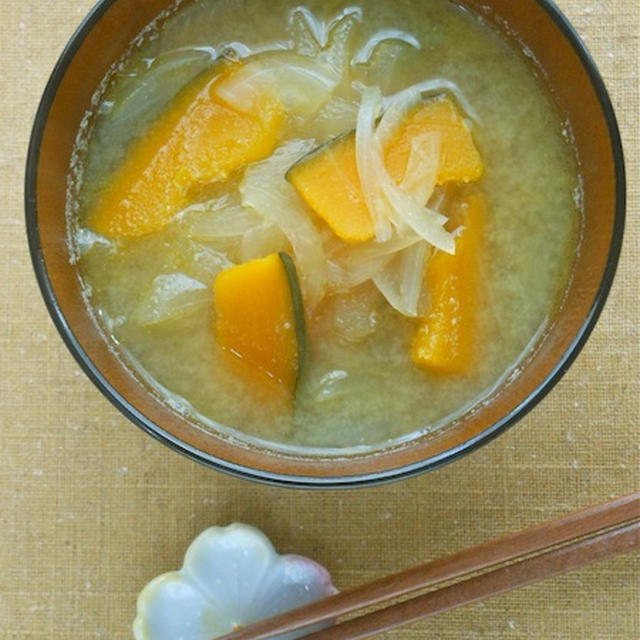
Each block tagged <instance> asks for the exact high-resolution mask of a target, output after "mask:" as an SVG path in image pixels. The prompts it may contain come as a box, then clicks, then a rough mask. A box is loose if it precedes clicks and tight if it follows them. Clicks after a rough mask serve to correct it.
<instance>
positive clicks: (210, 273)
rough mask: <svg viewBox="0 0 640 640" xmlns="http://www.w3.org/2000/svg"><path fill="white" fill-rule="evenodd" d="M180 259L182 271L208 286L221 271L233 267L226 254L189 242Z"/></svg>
mask: <svg viewBox="0 0 640 640" xmlns="http://www.w3.org/2000/svg"><path fill="white" fill-rule="evenodd" d="M180 258H181V260H180V265H181V268H182V270H183V271H184V272H185V273H186V274H187V275H188V276H191V277H193V278H195V279H196V280H199V281H200V282H203V283H205V284H207V285H210V284H212V283H213V281H214V280H215V277H216V276H217V275H218V274H219V273H220V272H221V271H223V270H224V269H228V268H229V267H231V266H233V262H231V260H229V258H228V257H227V255H226V254H225V253H221V252H220V251H216V250H215V249H212V248H211V247H206V246H204V245H202V244H198V243H197V242H193V241H191V242H189V244H188V246H187V247H186V251H185V253H184V254H183V255H181V256H180Z"/></svg>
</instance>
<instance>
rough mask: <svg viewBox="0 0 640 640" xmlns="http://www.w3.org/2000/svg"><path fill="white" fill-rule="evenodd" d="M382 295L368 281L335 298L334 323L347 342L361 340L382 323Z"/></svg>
mask: <svg viewBox="0 0 640 640" xmlns="http://www.w3.org/2000/svg"><path fill="white" fill-rule="evenodd" d="M381 304H382V296H381V295H380V293H379V292H378V290H377V289H376V287H375V286H374V285H373V283H371V282H368V283H365V284H363V285H361V286H359V287H356V288H354V289H352V290H351V291H349V292H347V293H341V294H337V295H336V296H335V297H334V300H333V312H334V317H333V325H334V328H335V331H336V333H337V334H338V335H339V336H341V337H342V338H344V339H345V340H346V341H347V342H360V341H361V340H364V339H365V338H367V337H369V336H370V335H372V334H373V333H375V331H376V330H377V328H378V326H379V323H380V307H381Z"/></svg>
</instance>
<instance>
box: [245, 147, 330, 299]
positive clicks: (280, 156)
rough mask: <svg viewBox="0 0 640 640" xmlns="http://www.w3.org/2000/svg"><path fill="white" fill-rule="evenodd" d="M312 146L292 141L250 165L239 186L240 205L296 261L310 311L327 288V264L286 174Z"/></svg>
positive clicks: (312, 227) (313, 227)
mask: <svg viewBox="0 0 640 640" xmlns="http://www.w3.org/2000/svg"><path fill="white" fill-rule="evenodd" d="M314 146H315V141H314V140H291V141H290V142H287V143H286V144H285V145H283V146H282V147H280V148H279V149H276V151H275V152H274V153H273V155H272V156H271V157H270V158H268V159H267V160H264V161H262V162H258V163H254V164H252V165H249V167H248V168H247V170H246V171H245V176H244V179H243V181H242V183H241V184H240V194H241V196H242V204H243V205H244V206H245V207H251V208H253V209H255V210H256V211H257V212H258V213H259V214H260V215H261V216H262V217H263V218H264V220H265V221H266V222H267V223H268V224H273V225H276V226H277V227H278V228H279V229H280V230H281V231H282V232H283V233H284V235H285V236H286V237H287V239H288V240H289V242H290V243H291V246H292V247H293V252H294V255H295V259H296V266H297V268H298V275H299V276H300V284H301V286H302V290H303V294H304V297H305V302H306V304H307V305H308V306H309V307H310V308H313V307H315V305H316V304H317V303H318V302H320V300H321V299H322V297H323V296H324V294H325V291H326V287H327V261H326V257H325V254H324V250H323V248H322V238H321V236H320V233H319V232H318V230H317V229H316V227H315V226H314V224H313V223H312V222H311V219H310V216H309V211H308V209H307V208H306V205H305V204H304V202H303V201H302V200H301V199H300V196H299V195H298V194H297V192H296V191H295V189H294V188H293V187H292V186H291V185H290V184H289V183H288V182H287V181H286V180H285V173H286V172H287V171H288V170H289V169H290V168H291V166H292V165H293V164H295V163H296V162H297V161H298V160H299V159H300V158H302V157H303V156H304V155H306V154H307V153H309V152H310V151H311V150H312V149H313V148H314Z"/></svg>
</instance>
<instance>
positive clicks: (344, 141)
mask: <svg viewBox="0 0 640 640" xmlns="http://www.w3.org/2000/svg"><path fill="white" fill-rule="evenodd" d="M287 179H288V180H289V181H290V182H291V184H292V185H293V186H294V187H295V189H296V190H297V191H298V193H299V194H300V195H301V196H302V198H303V199H304V200H305V201H306V203H307V204H308V205H309V206H310V207H311V208H312V209H313V210H314V211H315V212H316V213H317V214H318V215H319V216H320V217H321V218H322V219H323V220H324V221H325V222H326V223H327V224H328V225H329V226H330V227H331V228H332V229H333V231H334V232H335V234H336V235H337V236H338V237H340V238H342V239H343V240H345V241H346V242H365V241H366V240H370V239H371V238H372V237H373V235H374V231H373V222H372V221H371V216H370V215H369V209H368V208H367V205H366V203H365V201H364V197H363V195H362V189H361V188H360V178H359V177H358V167H357V165H356V145H355V134H353V133H351V134H349V135H347V136H342V137H341V138H338V139H337V140H335V141H332V142H330V143H329V144H328V145H326V146H324V147H321V148H320V149H319V150H317V151H315V152H313V153H312V154H310V155H309V156H307V157H306V158H303V159H302V161H301V162H300V163H299V164H297V165H295V166H294V167H293V168H292V169H291V170H290V171H289V173H288V174H287Z"/></svg>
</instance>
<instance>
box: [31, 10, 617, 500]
mask: <svg viewBox="0 0 640 640" xmlns="http://www.w3.org/2000/svg"><path fill="white" fill-rule="evenodd" d="M116 1H117V0H99V1H98V2H97V4H96V5H95V6H94V7H93V9H92V10H91V11H90V12H89V14H88V15H87V16H86V17H85V18H84V20H83V21H82V22H81V23H80V25H79V26H78V28H77V29H76V31H75V32H74V34H73V35H72V36H71V39H70V40H69V42H68V43H67V45H66V46H65V48H64V50H63V51H62V53H61V55H60V57H59V59H58V61H57V62H56V65H55V67H54V69H53V71H52V73H51V75H50V77H49V80H48V82H47V85H46V87H45V90H44V92H43V95H42V98H41V100H40V103H39V105H38V109H37V111H36V115H35V119H34V124H33V128H32V132H31V138H30V141H29V148H28V153H27V161H26V171H25V219H26V230H27V239H28V243H29V251H30V254H31V260H32V264H33V268H34V271H35V274H36V278H37V280H38V285H39V287H40V291H41V294H42V297H43V298H44V301H45V304H46V306H47V309H48V311H49V314H50V316H51V318H52V320H53V323H54V325H55V326H56V329H57V330H58V332H59V333H60V335H61V337H62V339H63V341H64V342H65V344H66V346H67V348H68V349H69V351H70V352H71V354H72V355H73V357H74V358H75V360H76V361H77V363H78V364H79V365H80V367H81V368H82V370H83V371H84V372H85V373H86V374H87V376H88V377H89V379H90V380H91V381H92V382H93V383H94V384H95V385H96V387H98V389H99V390H100V391H101V393H102V394H103V395H104V396H105V397H106V398H107V399H108V400H109V401H110V402H111V403H112V404H113V405H114V406H115V407H116V408H117V409H118V410H119V411H120V412H121V413H122V414H123V415H125V416H126V417H127V418H129V420H131V421H132V422H133V423H134V424H136V425H137V426H138V427H140V428H141V429H143V430H144V431H146V432H147V433H148V434H150V435H151V436H153V437H154V438H156V439H157V440H159V441H160V442H163V443H164V444H165V445H167V446H168V447H170V448H172V449H174V450H176V451H178V452H180V453H182V454H183V455H185V456H187V457H188V458H191V459H192V460H194V461H196V462H199V463H201V464H204V465H206V466H208V467H212V468H214V469H216V470H218V471H222V472H224V473H228V474H231V475H234V476H237V477H241V478H245V479H249V480H254V481H257V482H262V483H266V484H271V485H277V486H284V487H289V488H327V489H336V488H355V487H365V486H374V485H379V484H383V483H387V482H391V481H395V480H401V479H404V478H409V477H412V476H415V475H417V474H419V473H422V472H424V471H433V470H435V469H438V468H439V467H442V466H444V465H445V464H448V463H450V462H453V461H454V460H456V459H458V458H460V457H461V456H463V455H465V454H467V453H471V452H472V451H475V450H476V449H478V448H479V447H480V446H482V445H484V444H487V443H489V442H491V441H492V440H493V439H494V438H496V437H497V436H498V435H500V434H501V433H503V432H504V431H506V430H507V429H508V428H509V427H511V426H513V425H514V424H515V423H516V422H517V421H518V420H520V419H522V418H524V417H525V416H526V415H527V413H529V411H531V410H532V409H533V408H534V407H535V406H536V405H537V404H538V403H539V402H540V401H541V400H542V399H543V398H544V397H545V396H546V395H547V393H549V391H551V389H552V388H553V387H554V386H555V385H556V383H557V382H558V381H559V380H560V379H561V378H562V376H563V375H564V373H565V372H566V371H567V369H568V368H569V366H570V365H571V364H572V362H573V361H574V360H575V359H576V357H577V356H578V354H579V353H580V351H581V350H582V348H583V347H584V345H585V343H586V341H587V339H588V338H589V336H590V334H591V332H592V331H593V328H594V327H595V324H596V322H597V320H598V318H599V316H600V313H601V312H602V310H603V308H604V305H605V303H606V300H607V297H608V295H609V291H610V289H611V285H612V283H613V280H614V276H615V273H616V269H617V265H618V259H619V256H620V251H621V248H622V239H623V234H624V225H625V215H626V213H625V212H626V176H625V165H624V154H623V149H622V141H621V138H620V132H619V128H618V124H617V119H616V116H615V112H614V109H613V105H612V103H611V99H610V97H609V94H608V92H607V89H606V86H605V83H604V80H603V79H602V76H601V75H600V72H599V71H598V68H597V66H596V64H595V61H594V60H593V58H592V56H591V54H590V52H589V51H588V49H587V47H586V45H585V44H584V42H583V41H582V39H581V38H580V36H579V35H578V32H577V31H576V29H575V28H574V27H573V25H572V24H571V23H570V22H569V20H568V19H567V17H566V16H565V15H564V14H563V13H562V11H561V10H560V9H559V8H558V6H557V5H556V4H555V2H553V1H552V0H536V2H537V3H538V4H539V5H540V6H541V7H542V8H543V9H544V10H545V11H546V13H547V14H548V15H549V17H550V19H551V20H552V21H553V22H554V24H555V25H556V26H557V27H558V28H559V29H560V31H561V32H562V34H563V35H564V36H565V37H566V38H567V40H568V41H569V43H570V44H571V46H572V47H573V49H574V51H575V52H576V54H577V55H578V57H579V59H580V61H581V63H582V65H583V67H584V68H585V70H586V72H587V74H588V76H589V79H590V81H591V84H592V86H593V88H594V91H595V93H596V96H597V98H598V101H599V103H600V107H601V108H602V111H603V114H604V116H605V120H606V123H607V127H608V131H609V139H610V142H611V146H612V154H613V161H614V168H615V178H616V189H615V193H616V203H615V209H616V210H615V220H614V227H613V234H612V239H611V245H610V248H609V255H608V257H607V264H606V267H605V270H604V272H603V275H602V280H601V282H600V286H599V288H598V293H597V295H596V297H595V299H594V302H593V305H592V307H591V309H590V310H589V313H588V315H587V317H586V319H585V321H584V323H583V324H582V326H581V328H580V330H579V331H578V333H577V335H576V337H575V339H574V340H573V342H572V343H571V345H570V346H569V348H568V349H567V350H566V351H565V353H564V354H563V356H562V358H561V359H560V360H559V362H558V363H557V364H556V366H555V367H554V368H553V369H552V371H551V372H550V373H549V374H548V376H547V377H546V378H545V379H544V381H543V382H542V383H541V384H540V385H539V386H538V387H537V388H536V389H535V390H534V391H533V392H532V393H531V394H530V395H529V396H528V397H527V399H526V400H524V401H523V402H522V403H521V404H520V405H518V406H517V407H515V408H514V409H513V410H512V411H511V412H510V413H509V414H507V415H506V416H504V417H503V418H502V419H501V420H499V421H498V422H496V423H495V424H493V425H491V426H490V427H488V428H487V429H485V430H484V431H483V432H482V433H480V434H478V435H477V436H475V437H474V438H472V439H470V440H467V441H466V442H465V443H464V444H461V445H459V446H457V447H454V448H452V449H449V450H447V451H444V452H443V453H441V454H439V455H437V456H434V457H432V458H429V459H427V460H422V461H420V462H416V463H413V464H410V465H406V466H403V467H397V468H395V469H390V470H387V471H384V472H376V473H370V474H361V475H358V476H343V477H337V478H322V477H315V476H294V475H287V474H278V473H272V472H266V471H258V470H255V469H252V468H248V467H245V466H242V465H238V464H235V463H231V462H228V461H226V460H222V459H219V458H216V457H214V456H209V455H206V454H204V453H203V452H202V451H199V450H197V449H195V448H194V447H191V446H189V445H187V444H185V443H184V442H182V441H180V440H178V439H177V438H175V437H174V436H172V435H171V434H170V433H168V432H166V431H165V430H163V429H161V428H160V427H159V426H158V425H156V424H154V423H153V422H151V421H150V420H149V419H147V418H146V417H145V416H144V415H143V414H142V413H141V412H139V411H138V410H137V409H136V408H135V407H133V406H132V405H131V404H130V403H129V402H127V401H126V400H125V399H124V398H123V397H122V396H120V394H118V393H117V392H116V391H115V389H114V388H113V387H112V386H111V385H110V383H109V382H108V381H107V380H106V379H105V378H104V377H103V376H102V374H101V373H100V371H99V370H98V369H97V368H96V366H95V365H94V364H93V362H92V361H91V360H90V359H89V357H88V356H87V354H86V353H85V351H84V349H83V348H82V347H81V345H80V343H79V342H78V340H77V338H76V337H75V335H74V333H73V331H72V330H71V328H70V327H69V325H68V324H67V321H66V319H65V317H64V315H63V313H62V310H61V309H60V307H59V305H58V301H57V299H56V297H55V294H54V292H53V288H52V286H51V281H50V280H49V276H48V273H47V269H46V266H45V263H44V258H43V256H42V251H41V245H40V235H39V229H38V223H37V219H38V218H37V173H38V162H39V158H40V145H41V144H42V137H43V134H44V129H45V126H46V123H47V118H48V115H49V111H50V109H51V106H52V104H53V102H54V100H55V96H56V92H57V90H58V87H59V85H60V82H61V81H62V78H63V77H64V75H65V73H66V71H67V68H68V67H69V64H70V63H71V60H72V59H73V57H74V56H75V54H76V52H77V51H78V49H79V48H80V46H81V44H82V42H83V41H84V39H85V38H86V36H87V34H88V33H89V32H90V31H91V29H92V28H93V27H94V26H95V24H96V23H97V22H98V21H99V20H100V19H101V18H102V16H103V15H104V14H105V13H106V11H107V10H108V9H109V8H110V7H111V5H112V4H114V2H116Z"/></svg>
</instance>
